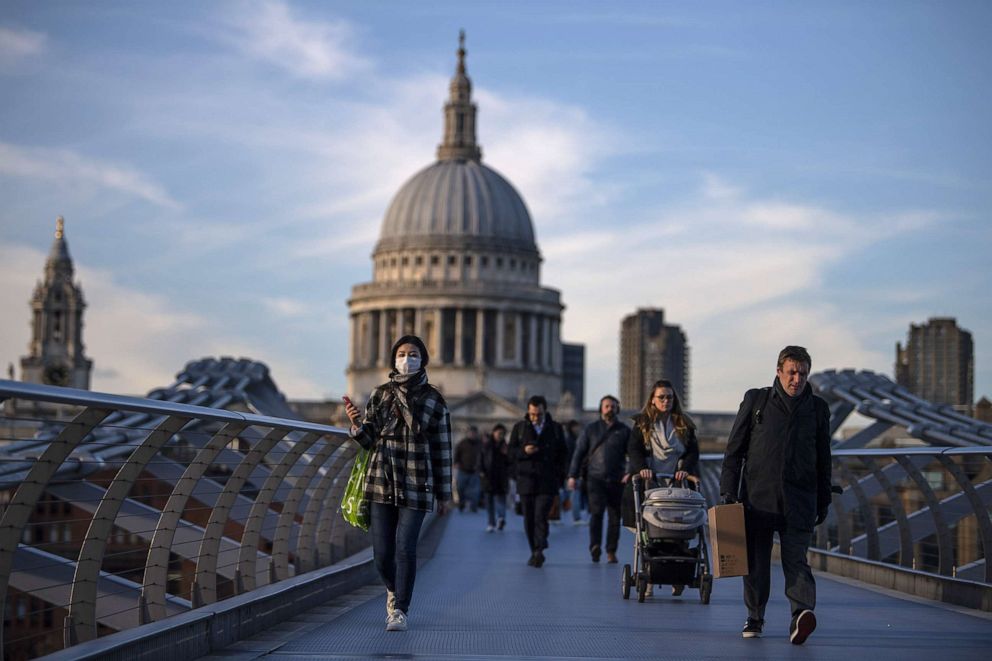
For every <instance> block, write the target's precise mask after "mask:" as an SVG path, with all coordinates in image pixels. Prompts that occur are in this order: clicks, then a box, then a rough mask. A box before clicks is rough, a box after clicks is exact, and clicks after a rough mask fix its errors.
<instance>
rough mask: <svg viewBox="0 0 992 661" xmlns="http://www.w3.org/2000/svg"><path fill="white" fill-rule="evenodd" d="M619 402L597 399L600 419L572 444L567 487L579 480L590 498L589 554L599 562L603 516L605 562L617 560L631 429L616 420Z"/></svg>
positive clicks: (613, 399)
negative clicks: (606, 520)
mask: <svg viewBox="0 0 992 661" xmlns="http://www.w3.org/2000/svg"><path fill="white" fill-rule="evenodd" d="M618 413H620V400H618V399H617V398H616V397H614V396H613V395H606V396H605V397H603V398H602V399H600V400H599V416H600V417H599V420H597V421H596V422H592V423H590V424H588V425H586V428H585V429H583V430H582V434H581V435H580V436H579V440H578V441H577V442H576V444H575V453H574V454H573V455H572V465H571V466H570V467H569V469H568V488H569V489H572V490H574V489H575V485H576V480H578V479H579V478H580V477H581V478H582V479H583V480H585V481H586V493H587V494H588V495H589V554H590V555H591V556H592V561H593V562H599V558H600V555H601V554H602V552H603V547H602V543H603V513H604V512H608V513H609V520H608V523H607V527H606V558H607V562H616V561H617V544H618V543H619V540H620V502H621V500H622V498H623V479H624V471H625V468H626V462H627V443H628V441H629V440H630V427H628V426H627V425H625V424H624V423H622V422H620V421H619V420H618V419H617V414H618Z"/></svg>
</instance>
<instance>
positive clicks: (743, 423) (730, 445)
mask: <svg viewBox="0 0 992 661" xmlns="http://www.w3.org/2000/svg"><path fill="white" fill-rule="evenodd" d="M776 383H777V380H776ZM766 393H767V402H766V403H764V404H762V402H763V401H764V399H765V396H766ZM786 397H787V396H786V395H785V394H784V392H782V391H780V389H779V388H777V387H775V385H774V384H773V386H772V388H771V389H770V390H769V389H767V388H755V389H752V390H748V391H747V393H745V395H744V401H743V402H741V406H740V409H739V410H738V412H737V419H736V420H735V421H734V426H733V428H732V429H731V431H730V438H729V439H728V441H727V451H726V453H725V454H724V457H723V470H722V472H721V475H720V493H721V495H724V496H731V497H736V494H737V485H738V482H739V481H741V468H742V464H743V473H744V475H743V483H742V486H741V494H742V500H743V501H744V503H745V507H746V508H747V509H748V511H749V513H750V514H752V515H756V516H759V517H762V518H764V519H765V520H767V521H769V522H775V523H781V522H784V523H786V524H788V525H789V526H790V527H794V528H798V529H800V530H812V529H813V527H814V525H815V522H816V516H817V513H818V512H826V510H827V508H828V507H829V506H830V481H831V477H830V409H829V407H828V406H827V403H826V401H824V400H823V399H822V398H820V397H818V396H816V395H814V394H813V389H812V387H811V386H810V385H809V384H806V388H805V389H804V390H803V392H802V393H800V395H799V396H798V400H797V401H796V402H795V404H794V408H793V409H792V410H791V411H790V409H789V406H788V403H787V402H786ZM745 460H746V462H745Z"/></svg>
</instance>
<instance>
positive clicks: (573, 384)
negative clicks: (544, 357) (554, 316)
mask: <svg viewBox="0 0 992 661" xmlns="http://www.w3.org/2000/svg"><path fill="white" fill-rule="evenodd" d="M585 384H586V345H584V344H562V345H561V394H562V397H566V396H570V397H571V398H572V401H573V402H574V403H575V405H576V406H577V407H578V408H579V409H580V410H581V409H582V407H583V402H584V401H585V397H586V385H585Z"/></svg>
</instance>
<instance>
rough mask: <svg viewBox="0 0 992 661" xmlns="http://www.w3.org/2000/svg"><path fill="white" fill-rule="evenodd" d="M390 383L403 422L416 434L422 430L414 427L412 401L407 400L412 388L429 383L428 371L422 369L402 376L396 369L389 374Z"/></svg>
mask: <svg viewBox="0 0 992 661" xmlns="http://www.w3.org/2000/svg"><path fill="white" fill-rule="evenodd" d="M389 383H390V385H391V386H392V388H391V390H392V391H393V396H394V397H395V398H396V404H397V406H399V409H400V415H401V416H402V417H403V422H405V423H406V426H407V428H408V429H409V430H410V431H411V432H413V433H414V434H416V433H417V432H419V431H420V430H419V428H417V427H415V426H414V420H413V412H412V411H411V410H410V401H409V400H408V399H407V395H408V394H409V392H410V390H411V389H412V388H415V387H417V386H421V385H424V384H425V383H427V371H426V370H425V369H424V368H423V367H421V368H420V369H419V370H417V371H416V372H410V373H409V374H400V373H399V372H398V371H396V370H395V369H394V370H393V371H391V372H390V373H389Z"/></svg>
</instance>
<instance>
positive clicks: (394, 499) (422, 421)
mask: <svg viewBox="0 0 992 661" xmlns="http://www.w3.org/2000/svg"><path fill="white" fill-rule="evenodd" d="M398 387H399V386H398V385H396V384H394V383H393V382H388V383H384V384H383V385H381V386H379V387H378V388H376V389H375V390H374V391H373V392H372V396H371V397H369V401H368V403H367V404H366V405H365V419H364V422H363V423H362V424H361V426H360V427H359V428H358V430H357V432H356V433H355V434H354V439H355V440H356V441H357V442H358V444H359V445H361V446H362V447H363V448H366V449H370V448H373V446H374V449H373V451H372V456H371V457H370V458H369V472H368V475H367V478H366V480H365V497H366V498H368V499H369V501H370V502H374V503H384V504H387V505H396V506H398V507H408V508H410V509H415V510H425V511H428V512H429V511H431V510H433V509H434V502H435V500H440V501H441V502H447V501H449V500H451V422H450V420H449V418H448V405H447V404H446V403H445V401H444V398H443V397H442V396H441V393H440V392H438V391H437V389H436V388H434V387H433V386H431V385H429V384H427V383H423V384H420V385H414V386H411V388H410V391H409V393H408V394H407V401H408V402H409V404H410V410H411V412H412V413H413V420H414V427H415V428H416V427H419V430H415V431H419V432H420V433H414V432H412V431H411V430H410V428H409V427H408V426H407V424H406V422H405V421H404V420H403V416H402V414H401V413H400V405H399V403H398V402H397V401H396V394H395V390H394V389H396V388H398Z"/></svg>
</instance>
